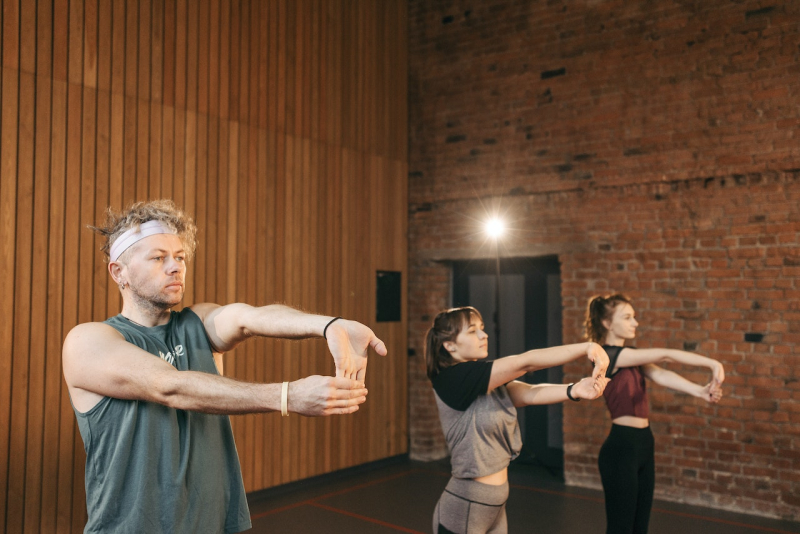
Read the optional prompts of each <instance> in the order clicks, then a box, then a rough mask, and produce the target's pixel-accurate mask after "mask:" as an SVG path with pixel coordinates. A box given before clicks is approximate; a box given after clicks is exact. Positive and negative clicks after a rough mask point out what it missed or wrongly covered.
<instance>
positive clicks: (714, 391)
mask: <svg viewBox="0 0 800 534" xmlns="http://www.w3.org/2000/svg"><path fill="white" fill-rule="evenodd" d="M700 397H701V398H702V399H703V400H704V401H706V402H708V403H711V404H716V403H717V402H719V400H720V399H721V398H722V386H720V385H719V384H717V379H716V378H715V379H713V380H712V381H711V382H709V383H708V384H706V385H705V386H704V387H703V389H702V394H701V395H700Z"/></svg>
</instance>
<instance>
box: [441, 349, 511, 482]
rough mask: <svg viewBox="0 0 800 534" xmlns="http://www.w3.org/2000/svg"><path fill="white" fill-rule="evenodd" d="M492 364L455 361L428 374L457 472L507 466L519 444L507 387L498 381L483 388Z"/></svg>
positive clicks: (473, 473) (465, 474)
mask: <svg viewBox="0 0 800 534" xmlns="http://www.w3.org/2000/svg"><path fill="white" fill-rule="evenodd" d="M492 364H493V362H491V361H485V360H481V361H470V362H462V363H458V364H456V365H453V366H451V367H447V368H446V369H443V370H442V371H440V372H439V374H438V375H436V376H435V377H434V378H433V379H432V380H431V382H432V383H433V389H434V392H435V393H436V404H437V406H438V407H439V421H440V422H441V423H442V430H443V431H444V436H445V440H446V441H447V448H448V449H449V450H450V457H451V458H450V463H451V465H452V474H453V476H454V477H456V478H477V477H482V476H486V475H491V474H493V473H496V472H498V471H500V470H502V469H504V468H505V467H508V464H509V463H510V462H511V460H513V459H514V458H516V457H517V456H518V455H519V451H520V449H521V448H522V437H521V435H520V431H519V424H518V422H517V410H516V408H515V407H514V404H513V403H512V402H511V396H510V395H509V393H508V389H507V388H506V386H500V387H497V388H495V389H493V390H492V391H490V392H489V393H487V392H486V390H487V389H489V379H490V377H491V374H492Z"/></svg>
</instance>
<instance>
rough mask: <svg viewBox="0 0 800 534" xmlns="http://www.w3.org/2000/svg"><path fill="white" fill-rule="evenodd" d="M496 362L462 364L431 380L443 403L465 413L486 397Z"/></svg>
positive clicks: (444, 370)
mask: <svg viewBox="0 0 800 534" xmlns="http://www.w3.org/2000/svg"><path fill="white" fill-rule="evenodd" d="M493 363H494V361H489V360H478V361H469V362H461V363H457V364H455V365H452V366H450V367H446V368H444V369H442V370H441V371H439V374H437V375H436V376H435V377H433V378H432V379H431V382H432V383H433V389H434V391H436V394H437V395H439V398H440V399H442V402H444V403H445V404H447V405H448V406H449V407H451V408H452V409H454V410H458V411H461V412H463V411H464V410H466V409H467V408H469V405H470V404H472V402H473V401H474V400H475V399H477V398H478V397H479V396H480V395H486V392H487V390H488V389H489V379H490V378H491V377H492V364H493Z"/></svg>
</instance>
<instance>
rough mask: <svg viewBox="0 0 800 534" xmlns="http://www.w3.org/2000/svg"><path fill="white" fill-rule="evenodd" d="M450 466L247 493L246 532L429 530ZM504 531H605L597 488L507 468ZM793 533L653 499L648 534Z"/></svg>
mask: <svg viewBox="0 0 800 534" xmlns="http://www.w3.org/2000/svg"><path fill="white" fill-rule="evenodd" d="M449 468H450V465H449V463H447V461H443V462H429V463H422V462H413V461H409V460H406V459H404V458H396V459H392V460H389V461H382V462H377V463H375V464H372V465H371V466H366V467H361V468H355V469H350V470H345V471H343V472H340V473H334V474H332V475H325V476H322V477H318V478H315V479H311V480H308V481H301V482H296V483H292V484H288V485H286V486H281V487H279V488H272V489H269V490H265V491H263V492H258V493H255V494H251V495H249V496H248V500H249V503H250V514H251V516H252V518H253V530H251V531H250V532H253V533H267V532H269V533H271V534H275V533H284V532H285V533H290V532H291V533H298V532H300V533H303V532H310V533H321V534H327V533H330V534H336V533H347V534H388V533H396V532H408V533H414V534H417V533H430V532H431V531H432V517H433V508H434V506H435V505H436V501H437V500H438V499H439V495H441V493H442V490H443V489H444V487H445V485H446V484H447V480H448V478H449ZM509 482H510V483H511V495H510V497H509V500H508V525H509V533H511V534H514V533H518V532H547V533H549V534H559V533H565V534H567V533H574V532H581V533H584V534H592V533H602V532H605V513H604V511H603V494H602V492H600V491H595V490H588V489H582V488H574V487H567V486H565V485H564V484H563V482H561V481H560V480H559V479H557V478H555V477H553V476H552V475H551V474H549V473H548V472H547V471H545V470H543V469H541V468H539V467H536V466H531V465H517V464H515V465H512V466H511V467H510V468H509ZM675 533H680V534H761V533H772V534H798V533H800V523H798V522H791V521H780V520H775V519H767V518H761V517H757V516H751V515H745V514H735V513H731V512H723V511H720V510H714V509H709V508H702V507H697V506H687V505H681V504H676V503H670V502H664V501H656V503H655V505H654V507H653V512H652V515H651V519H650V534H675Z"/></svg>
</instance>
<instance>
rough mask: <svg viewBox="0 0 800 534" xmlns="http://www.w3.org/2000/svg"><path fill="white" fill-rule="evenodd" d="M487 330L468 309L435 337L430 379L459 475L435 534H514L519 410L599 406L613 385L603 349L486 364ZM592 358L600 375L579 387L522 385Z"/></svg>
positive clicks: (443, 322) (429, 345)
mask: <svg viewBox="0 0 800 534" xmlns="http://www.w3.org/2000/svg"><path fill="white" fill-rule="evenodd" d="M483 328H484V327H483V319H482V318H481V314H480V313H479V312H478V310H476V309H475V308H472V307H469V306H467V307H463V308H454V309H451V310H446V311H443V312H441V313H440V314H439V315H437V316H436V319H435V320H434V322H433V326H432V327H431V328H430V330H428V335H427V339H426V344H425V360H426V363H427V367H428V378H430V380H431V382H432V384H433V389H434V392H435V394H436V403H437V405H438V407H439V419H440V421H441V423H442V430H443V431H444V435H445V439H446V440H447V446H448V449H449V450H450V456H451V464H452V475H453V476H452V478H451V479H450V481H449V482H448V484H447V487H446V488H445V491H444V493H443V494H442V496H441V498H440V499H439V502H438V503H437V504H436V509H435V511H434V517H433V531H434V534H451V533H459V534H473V533H474V534H482V533H484V532H491V533H494V534H503V533H505V532H507V531H508V527H507V523H506V512H505V503H506V500H507V499H508V473H507V468H508V464H509V462H511V460H513V459H514V458H515V457H516V456H517V455H518V454H519V451H520V448H521V447H522V440H521V438H520V432H519V427H518V426H517V414H516V409H515V407H517V406H528V405H533V404H552V403H555V402H562V401H565V400H567V399H568V398H569V399H571V400H574V401H578V400H580V399H596V398H597V397H599V396H600V395H602V393H603V390H604V388H605V386H606V384H607V383H608V379H607V378H606V377H605V370H606V367H607V365H608V356H607V355H606V353H605V351H603V349H602V348H601V347H600V346H599V345H598V344H596V343H592V342H589V343H579V344H575V345H566V346H563V347H552V348H548V349H540V350H531V351H528V352H525V353H523V354H519V355H516V356H508V357H505V358H500V359H498V360H494V361H486V357H487V356H488V335H487V334H486V332H484V331H483ZM584 354H585V355H586V356H588V358H589V360H591V361H592V362H594V371H593V373H592V376H591V377H586V378H584V379H583V380H581V381H580V382H577V383H575V384H568V385H567V384H536V385H531V384H526V383H524V382H519V381H516V380H515V379H516V378H519V377H520V376H522V375H524V374H525V373H527V372H530V371H535V370H538V369H544V368H547V367H553V366H556V365H561V364H564V363H566V362H569V361H572V360H575V359H577V358H580V357H581V356H583V355H584Z"/></svg>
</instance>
